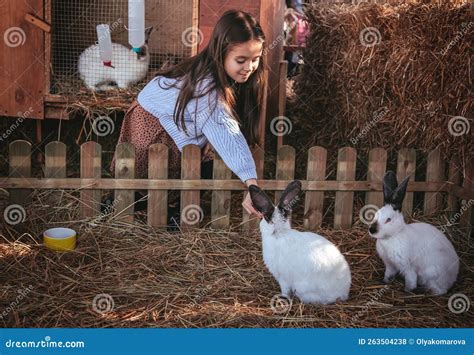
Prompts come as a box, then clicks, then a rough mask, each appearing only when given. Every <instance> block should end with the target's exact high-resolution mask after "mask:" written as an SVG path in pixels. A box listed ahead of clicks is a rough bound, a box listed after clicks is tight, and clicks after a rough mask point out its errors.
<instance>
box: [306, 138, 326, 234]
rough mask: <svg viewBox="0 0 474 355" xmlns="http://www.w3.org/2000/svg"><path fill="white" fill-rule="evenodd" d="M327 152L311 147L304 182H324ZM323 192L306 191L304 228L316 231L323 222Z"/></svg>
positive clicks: (320, 148) (323, 149) (321, 148)
mask: <svg viewBox="0 0 474 355" xmlns="http://www.w3.org/2000/svg"><path fill="white" fill-rule="evenodd" d="M326 161H327V150H326V149H325V148H323V147H317V146H316V147H311V148H310V149H309V150H308V169H307V173H306V180H308V181H323V180H326ZM323 204H324V191H306V196H305V207H304V227H305V228H306V229H309V230H316V228H317V227H319V226H321V223H322V221H323Z"/></svg>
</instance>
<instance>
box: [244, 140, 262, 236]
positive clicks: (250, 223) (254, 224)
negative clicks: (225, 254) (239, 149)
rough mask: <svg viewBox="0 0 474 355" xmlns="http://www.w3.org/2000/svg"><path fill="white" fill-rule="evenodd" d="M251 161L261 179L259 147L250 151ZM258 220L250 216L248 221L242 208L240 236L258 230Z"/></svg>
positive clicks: (260, 152) (247, 216)
mask: <svg viewBox="0 0 474 355" xmlns="http://www.w3.org/2000/svg"><path fill="white" fill-rule="evenodd" d="M252 155H253V159H254V160H255V164H256V168H257V176H258V177H260V178H263V150H262V149H260V148H259V147H255V148H253V149H252ZM247 194H248V191H247V190H246V191H245V192H244V197H243V198H244V199H245V197H246V196H247ZM259 222H260V219H259V218H258V217H256V216H252V219H250V215H249V214H248V213H247V211H246V210H245V209H244V208H242V234H243V235H249V234H251V233H252V232H254V231H256V230H257V228H258V223H259Z"/></svg>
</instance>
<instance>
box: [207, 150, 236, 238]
mask: <svg viewBox="0 0 474 355" xmlns="http://www.w3.org/2000/svg"><path fill="white" fill-rule="evenodd" d="M213 178H214V179H215V180H230V179H231V178H232V172H231V171H230V170H229V168H228V167H227V166H226V165H225V164H224V161H223V160H222V159H221V158H220V157H219V156H218V155H217V154H216V157H215V159H214V166H213ZM230 202H231V191H212V203H211V219H212V228H216V229H223V228H227V227H229V224H230Z"/></svg>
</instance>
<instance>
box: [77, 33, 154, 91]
mask: <svg viewBox="0 0 474 355" xmlns="http://www.w3.org/2000/svg"><path fill="white" fill-rule="evenodd" d="M152 31H153V27H149V28H147V29H146V30H145V43H148V38H149V36H150V34H151V32H152ZM142 50H144V51H145V55H144V56H138V55H137V53H135V52H133V51H132V50H131V49H128V48H127V47H125V46H122V45H121V44H117V43H112V66H113V68H112V67H109V66H105V65H104V64H103V62H102V60H100V51H99V45H98V44H94V45H92V46H90V47H89V48H87V49H85V50H84V51H83V52H82V53H81V55H80V56H79V61H78V63H77V68H78V70H79V75H80V77H81V79H82V80H83V81H84V83H85V84H86V86H87V87H88V88H89V89H92V90H97V89H101V90H103V89H111V88H114V87H113V86H111V85H109V84H110V83H111V82H115V83H116V84H117V86H118V87H119V88H122V89H125V88H128V87H129V86H131V85H132V84H134V83H136V82H138V81H140V80H142V79H143V78H145V76H146V74H147V73H148V67H149V66H150V53H149V51H148V45H147V44H145V45H144V46H143V47H142Z"/></svg>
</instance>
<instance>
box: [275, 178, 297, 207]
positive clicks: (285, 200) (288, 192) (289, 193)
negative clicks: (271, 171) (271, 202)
mask: <svg viewBox="0 0 474 355" xmlns="http://www.w3.org/2000/svg"><path fill="white" fill-rule="evenodd" d="M300 192H301V181H299V180H294V181H292V182H290V183H289V184H288V186H287V187H286V189H285V191H283V193H282V194H281V198H280V202H278V208H279V209H280V210H283V211H286V212H287V213H288V212H289V211H291V210H292V209H293V207H294V206H295V204H296V202H298V200H299V198H298V196H299V194H300Z"/></svg>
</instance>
